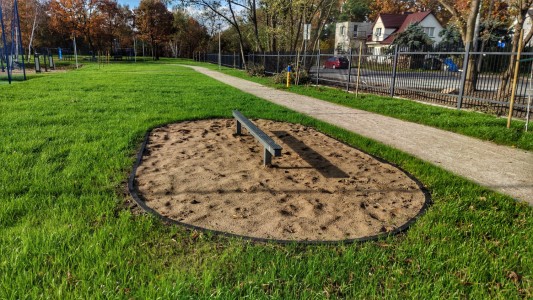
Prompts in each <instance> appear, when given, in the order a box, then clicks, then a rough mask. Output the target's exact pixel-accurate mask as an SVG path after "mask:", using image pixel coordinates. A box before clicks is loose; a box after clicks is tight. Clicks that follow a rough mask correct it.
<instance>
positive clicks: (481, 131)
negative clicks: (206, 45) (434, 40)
mask: <svg viewBox="0 0 533 300" xmlns="http://www.w3.org/2000/svg"><path fill="white" fill-rule="evenodd" d="M183 63H184V64H195V65H201V66H204V67H208V68H212V69H218V66H215V65H212V64H205V63H196V62H191V61H183ZM222 72H223V73H226V74H229V75H232V76H236V77H239V78H242V79H246V80H250V81H254V82H258V83H261V84H264V85H267V86H271V87H275V88H278V89H284V90H287V88H286V87H285V86H284V85H276V84H274V83H273V82H272V80H271V79H270V78H269V77H250V76H248V75H247V74H246V73H245V72H243V71H241V70H235V69H231V68H222ZM288 90H289V91H291V92H293V93H298V94H302V95H306V96H310V97H314V98H318V99H322V100H325V101H329V102H333V103H337V104H341V105H344V106H348V107H352V108H357V109H361V110H365V111H369V112H374V113H378V114H381V115H385V116H390V117H393V118H397V119H401V120H405V121H410V122H415V123H419V124H423V125H428V126H432V127H435V128H440V129H444V130H448V131H452V132H457V133H461V134H464V135H467V136H471V137H475V138H478V139H482V140H486V141H492V142H494V143H497V144H502V145H508V146H513V147H517V148H521V149H524V150H530V151H531V150H533V130H531V127H533V126H532V125H530V126H529V127H530V130H529V131H528V132H525V131H524V125H525V122H524V121H523V120H517V119H514V120H513V121H512V124H511V128H510V129H507V118H501V117H497V116H494V115H489V114H484V113H479V112H473V111H468V110H457V109H450V108H445V107H437V106H431V105H424V104H421V103H417V102H415V101H406V100H403V99H397V98H390V97H383V96H377V95H371V94H361V95H359V96H358V97H356V96H355V94H353V93H346V92H345V91H344V90H343V89H336V88H329V87H323V86H321V87H316V86H291V87H290V88H289V89H288Z"/></svg>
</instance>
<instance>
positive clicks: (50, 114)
mask: <svg viewBox="0 0 533 300" xmlns="http://www.w3.org/2000/svg"><path fill="white" fill-rule="evenodd" d="M168 62H173V61H163V62H160V63H144V64H140V63H139V64H115V65H109V66H106V67H104V68H100V70H99V69H98V66H97V65H86V66H85V67H84V68H82V69H80V70H73V71H70V72H68V73H54V74H46V75H43V76H37V77H33V78H31V79H30V80H28V81H26V82H22V83H17V84H13V85H11V86H7V85H2V86H0V89H1V92H0V95H1V96H0V112H1V113H2V117H1V118H0V128H2V130H1V131H0V141H1V143H0V162H1V164H2V165H1V168H0V299H35V298H57V299H65V298H66V299H69V298H77V299H95V298H96V299H97V298H124V299H130V298H133V299H155V298H162V299H169V298H170V299H184V298H185V299H187V298H191V299H198V298H200V299H207V298H209V299H211V298H221V299H235V298H244V297H248V298H251V299H263V298H276V299H295V298H301V299H315V298H318V299H321V298H329V297H331V298H348V299H354V298H384V297H385V298H398V299H402V298H417V299H428V298H445V299H447V298H473V299H481V298H501V299H503V298H508V299H517V298H531V297H533V261H532V258H533V253H532V252H533V239H532V238H531V237H532V236H533V226H532V225H533V222H532V221H533V209H532V208H531V207H529V206H528V205H526V204H524V203H518V202H515V201H514V200H513V199H511V198H509V197H507V196H503V195H499V194H496V193H494V192H491V191H488V190H486V189H484V188H481V187H479V186H477V185H475V184H473V183H471V182H469V181H467V180H464V179H462V178H459V177H457V176H454V175H452V174H450V173H448V172H446V171H444V170H442V169H440V168H438V167H435V166H432V165H430V164H428V163H425V162H422V161H420V160H418V159H416V158H413V157H411V156H409V155H406V154H404V153H402V152H400V151H397V150H394V149H391V148H389V147H387V146H384V145H381V144H379V143H376V142H373V141H371V140H369V139H366V138H363V137H360V136H357V135H355V134H352V133H350V132H347V131H344V130H341V129H339V128H336V127H334V126H330V125H327V124H325V123H322V122H319V121H316V120H313V119H310V118H308V117H305V116H302V115H300V114H297V113H294V112H292V111H289V110H287V109H285V108H282V107H280V106H276V105H273V104H271V103H268V102H265V101H262V100H260V99H258V98H255V97H253V96H250V95H247V94H243V93H241V92H239V91H237V90H236V89H234V88H231V87H228V86H225V85H223V84H221V83H219V82H217V81H215V80H213V79H210V78H208V77H206V76H203V75H200V74H197V73H195V72H193V71H192V70H190V69H188V68H183V67H178V66H175V65H168V64H166V63H168ZM234 108H237V109H239V110H241V111H242V112H243V113H244V114H245V115H247V116H250V117H260V118H270V119H275V120H281V121H288V122H296V123H302V124H305V125H309V126H313V127H315V128H317V129H319V130H320V131H322V132H325V133H327V134H330V135H332V136H335V137H336V138H339V139H341V140H343V141H346V142H347V143H349V144H351V145H353V146H355V147H358V148H360V149H362V150H364V151H367V152H369V153H371V154H374V155H377V156H379V157H382V158H384V159H386V160H389V161H391V162H393V163H396V164H398V165H399V166H401V167H402V168H404V169H405V170H407V171H408V172H410V173H412V174H414V175H415V176H416V177H418V178H419V179H420V180H421V182H423V183H424V184H425V185H426V186H427V187H428V189H429V190H430V192H431V193H432V197H433V202H434V203H433V205H432V206H431V207H430V208H429V210H428V211H427V213H426V214H424V215H423V216H422V217H421V218H420V219H419V220H418V221H417V222H416V223H415V224H414V225H413V226H412V227H411V229H410V230H408V231H407V232H406V233H404V234H401V235H399V236H394V237H389V238H386V239H383V240H380V241H375V242H367V243H362V244H351V245H329V246H310V247H303V246H298V245H286V246H282V245H276V244H254V243H251V242H246V241H241V240H238V239H234V238H224V237H217V236H210V235H207V234H199V233H197V232H190V231H186V230H184V229H182V228H179V227H176V226H169V225H166V224H163V223H161V222H160V221H158V220H156V219H155V218H153V217H150V216H147V215H145V214H140V215H137V214H134V213H132V212H131V211H130V210H129V209H128V208H127V207H125V205H124V202H125V201H126V200H127V199H129V196H127V194H126V193H125V189H126V188H125V181H126V179H127V176H128V172H129V171H130V170H131V167H132V164H133V161H134V155H135V153H136V151H137V149H138V148H139V146H140V142H141V140H142V137H143V135H144V133H145V131H146V130H148V129H149V128H152V127H154V126H157V125H159V124H164V123H168V122H176V121H181V120H191V119H203V118H212V117H230V115H231V110H232V109H234ZM515 274H517V276H515Z"/></svg>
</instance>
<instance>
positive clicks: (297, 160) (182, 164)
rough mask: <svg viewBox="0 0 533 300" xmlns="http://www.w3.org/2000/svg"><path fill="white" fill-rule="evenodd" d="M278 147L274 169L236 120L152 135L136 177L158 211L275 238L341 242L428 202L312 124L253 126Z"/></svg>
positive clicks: (410, 214) (377, 230) (381, 228)
mask: <svg viewBox="0 0 533 300" xmlns="http://www.w3.org/2000/svg"><path fill="white" fill-rule="evenodd" d="M253 122H254V123H255V124H256V125H257V126H258V127H259V128H261V129H262V130H263V131H264V132H265V133H267V134H268V135H269V136H271V137H272V138H273V139H274V140H275V141H276V142H277V143H278V144H280V145H281V146H282V147H283V151H282V156H281V157H275V158H273V166H272V167H264V166H263V165H262V159H263V147H262V146H261V145H260V144H259V143H258V142H257V141H256V140H255V139H254V138H253V137H252V136H251V135H249V134H248V132H247V131H246V129H243V134H244V135H242V136H235V135H234V131H235V127H236V125H235V121H234V120H229V119H215V120H203V121H190V122H181V123H176V124H171V125H167V126H164V127H160V128H156V129H154V130H153V131H152V132H151V133H150V136H149V141H148V143H147V146H146V150H145V152H144V156H143V160H142V162H141V164H140V165H139V167H138V168H137V171H136V182H137V185H138V189H139V193H140V194H141V195H142V198H143V199H144V201H145V202H146V204H147V205H148V206H149V207H151V208H152V209H154V210H156V211H157V212H159V213H160V214H161V215H163V216H166V217H168V218H171V219H174V220H177V221H179V222H182V223H187V224H191V225H194V226H198V227H202V228H206V229H211V230H216V231H223V232H228V233H232V234H237V235H242V236H247V237H254V238H264V239H278V240H295V241H301V240H305V241H338V240H348V239H358V238H364V237H368V236H374V235H377V234H381V233H386V232H390V231H393V230H395V229H396V228H398V227H400V226H402V225H404V224H406V223H407V222H408V221H409V220H411V219H412V218H414V217H415V216H417V215H418V214H419V213H420V211H421V210H422V208H423V207H424V204H425V202H426V195H425V194H424V192H423V191H422V190H421V188H420V187H419V185H418V184H417V183H416V182H415V181H414V180H413V179H411V178H410V177H409V176H407V175H406V174H405V173H404V172H403V171H401V170H399V169H398V168H396V167H394V166H392V165H390V164H387V163H384V162H380V161H378V160H377V159H375V158H373V157H372V156H370V155H367V154H365V153H363V152H361V151H359V150H357V149H354V148H352V147H349V146H347V145H345V144H343V143H341V142H339V141H337V140H335V139H333V138H330V137H328V136H326V135H324V134H322V133H320V132H318V131H316V130H314V129H312V128H310V127H305V126H302V125H299V124H289V123H283V122H275V121H270V120H253Z"/></svg>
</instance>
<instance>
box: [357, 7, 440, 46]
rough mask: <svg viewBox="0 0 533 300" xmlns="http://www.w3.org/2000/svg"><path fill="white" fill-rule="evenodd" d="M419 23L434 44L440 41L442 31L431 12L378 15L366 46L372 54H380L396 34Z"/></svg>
mask: <svg viewBox="0 0 533 300" xmlns="http://www.w3.org/2000/svg"><path fill="white" fill-rule="evenodd" d="M414 23H419V25H420V26H421V27H422V28H423V29H424V32H425V33H426V34H427V35H428V36H429V37H430V38H431V39H432V40H433V41H434V42H436V43H439V42H440V41H441V40H442V39H441V37H439V32H440V31H441V30H442V29H443V28H442V25H441V24H440V23H439V21H438V20H437V18H435V16H434V15H433V14H432V13H431V11H425V12H417V13H404V14H401V15H397V14H380V15H379V16H378V19H377V20H376V22H374V24H373V26H372V36H371V38H369V39H368V41H367V43H366V45H367V47H368V48H369V49H370V50H371V53H373V54H376V55H378V54H381V53H382V49H383V48H387V47H390V45H391V44H392V42H394V39H395V38H396V36H397V34H398V33H401V32H403V31H405V29H407V27H408V26H409V25H411V24H414Z"/></svg>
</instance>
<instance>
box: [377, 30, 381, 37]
mask: <svg viewBox="0 0 533 300" xmlns="http://www.w3.org/2000/svg"><path fill="white" fill-rule="evenodd" d="M376 36H381V28H376Z"/></svg>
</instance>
